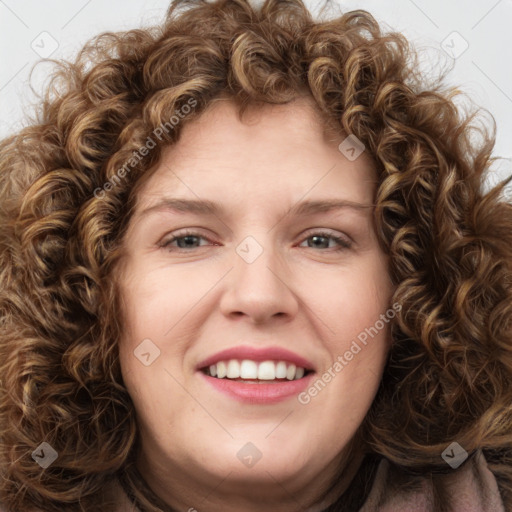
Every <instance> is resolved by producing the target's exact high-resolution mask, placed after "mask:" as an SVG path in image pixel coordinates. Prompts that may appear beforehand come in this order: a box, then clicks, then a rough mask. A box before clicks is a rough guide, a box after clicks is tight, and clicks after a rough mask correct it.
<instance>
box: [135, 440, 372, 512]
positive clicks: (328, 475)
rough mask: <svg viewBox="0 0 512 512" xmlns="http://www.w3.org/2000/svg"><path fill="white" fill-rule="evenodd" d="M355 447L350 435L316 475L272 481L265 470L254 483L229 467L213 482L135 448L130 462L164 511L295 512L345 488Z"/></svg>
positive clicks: (315, 510)
mask: <svg viewBox="0 0 512 512" xmlns="http://www.w3.org/2000/svg"><path fill="white" fill-rule="evenodd" d="M356 446H358V447H360V446H361V444H360V442H359V441H356V440H354V441H353V442H352V443H350V445H349V446H347V448H346V450H344V451H343V452H342V454H340V456H339V457H337V458H335V459H333V460H332V461H330V462H329V463H328V464H327V465H326V467H325V468H324V470H323V471H322V472H321V476H319V475H318V474H316V475H307V476H306V477H304V476H303V475H304V472H303V471H301V472H300V474H299V475H297V478H294V479H288V480H286V481H283V480H282V481H278V480H277V479H276V478H274V477H273V476H272V475H271V474H270V472H267V475H268V476H267V477H266V478H264V479H261V480H258V481H257V482H255V481H254V480H252V481H247V480H241V479H236V478H235V477H234V476H233V474H232V472H231V473H229V474H228V475H226V476H225V477H224V478H220V479H218V480H219V481H218V482H212V481H211V479H210V478H208V475H206V478H202V475H200V474H199V473H198V472H197V471H195V472H194V471H192V472H190V471H187V468H183V467H179V468H178V467H174V466H173V467H165V468H164V467H159V466H157V465H155V464H152V463H150V460H148V458H146V457H144V455H143V454H142V451H141V452H140V455H139V457H138V458H137V463H136V466H137V470H138V473H139V474H140V475H141V477H142V478H143V481H142V482H141V481H139V482H137V483H136V487H137V488H139V489H140V488H141V487H144V488H146V487H147V486H149V490H150V492H152V493H153V494H154V495H156V496H155V497H154V499H153V500H150V502H151V501H156V500H158V501H160V502H162V504H163V503H166V504H168V507H167V510H168V511H169V512H170V511H172V510H187V511H190V512H193V511H194V510H198V511H201V512H203V511H208V512H221V511H222V512H235V511H239V510H244V511H247V512H263V511H267V510H269V509H270V510H273V511H275V512H296V510H297V509H298V508H300V509H301V510H304V511H307V512H322V511H323V510H325V509H326V508H327V507H328V506H330V505H331V504H332V503H334V502H335V501H336V500H337V499H338V498H339V496H340V495H341V494H342V493H343V492H345V490H346V489H347V488H348V487H349V486H350V483H351V482H352V480H353V479H354V476H355V475H356V473H357V471H358V469H359V468H360V466H361V462H362V460H363V458H364V454H363V452H362V450H360V449H355V447H356ZM333 482H336V484H335V485H333ZM145 484H146V485H145ZM162 508H163V509H164V510H166V509H165V508H164V507H163V506H162ZM141 512H145V511H144V510H142V511H141Z"/></svg>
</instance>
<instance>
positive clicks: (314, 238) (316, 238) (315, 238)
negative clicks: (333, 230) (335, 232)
mask: <svg viewBox="0 0 512 512" xmlns="http://www.w3.org/2000/svg"><path fill="white" fill-rule="evenodd" d="M322 238H323V239H324V240H326V237H325V236H313V237H312V239H313V240H317V241H318V239H322ZM324 245H325V244H324ZM316 246H317V247H318V244H316Z"/></svg>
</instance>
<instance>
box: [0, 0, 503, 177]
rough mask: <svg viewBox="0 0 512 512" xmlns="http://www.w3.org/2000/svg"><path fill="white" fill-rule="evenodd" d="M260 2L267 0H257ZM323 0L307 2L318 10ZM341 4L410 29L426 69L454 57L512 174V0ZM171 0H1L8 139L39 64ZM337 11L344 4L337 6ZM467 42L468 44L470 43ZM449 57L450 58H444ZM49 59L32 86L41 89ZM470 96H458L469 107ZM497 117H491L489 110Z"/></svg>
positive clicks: (153, 14)
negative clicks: (494, 128)
mask: <svg viewBox="0 0 512 512" xmlns="http://www.w3.org/2000/svg"><path fill="white" fill-rule="evenodd" d="M254 3H260V1H259V0H255V2H254ZM322 3H323V2H320V1H313V0H309V1H308V0H306V5H307V6H308V7H309V8H310V9H311V10H312V12H313V13H316V12H317V11H318V7H319V6H320V5H321V4H322ZM333 3H334V4H336V5H337V6H339V7H338V8H337V9H341V10H342V11H348V10H352V9H366V10H368V11H369V12H371V13H372V14H373V15H374V16H375V18H376V19H377V21H379V22H380V23H382V27H383V29H384V30H396V31H400V32H402V33H404V34H405V36H406V37H407V38H408V39H409V40H411V41H412V42H413V43H414V45H415V46H416V47H417V48H419V49H420V52H421V56H422V66H423V69H425V70H429V71H431V70H436V69H439V68H440V67H443V66H444V67H447V66H449V65H450V64H451V63H452V62H453V63H454V66H453V70H452V71H451V72H450V74H449V75H448V81H449V83H453V84H456V85H458V86H459V88H460V89H461V90H463V91H464V92H465V93H467V94H468V95H469V97H470V98H471V99H472V100H473V101H474V103H475V104H476V105H478V106H481V107H484V108H485V109H487V110H489V112H490V114H492V116H494V118H495V120H496V124H497V143H496V147H495V156H500V157H503V160H500V161H499V162H498V163H497V164H495V168H494V169H495V171H496V174H495V176H494V178H493V177H492V176H491V179H493V180H494V179H498V177H499V176H505V175H506V174H507V175H508V174H510V173H511V172H512V28H511V27H512V0H466V1H464V0H428V1H427V0H388V1H385V2H384V1H380V2H379V1H378V0H338V1H335V2H333ZM168 4H169V1H168V0H109V1H108V3H107V2H104V1H101V0H71V1H69V0H68V1H64V0H46V1H41V0H39V1H36V0H22V1H15V0H0V138H3V137H5V136H6V135H9V134H10V133H12V132H14V131H16V130H18V129H19V128H20V127H22V126H23V125H24V124H26V121H25V122H24V121H23V117H24V112H30V105H31V102H34V101H36V97H35V96H34V94H33V93H32V91H31V89H30V85H29V73H30V70H31V67H32V66H33V64H34V63H35V62H37V61H38V60H40V59H41V57H45V56H46V55H47V54H48V53H50V52H52V53H51V56H50V58H52V59H60V58H65V59H72V58H73V56H74V55H75V54H76V52H77V51H78V50H79V48H80V47H81V46H82V44H83V43H84V42H85V41H86V40H87V39H88V38H90V37H92V36H94V35H96V34H98V33H100V32H102V31H107V30H114V31H115V30H127V29H130V28H135V27H137V26H146V25H152V24H157V23H159V22H160V21H161V20H162V18H163V16H164V14H165V11H166V9H167V7H168ZM332 12H333V13H336V12H337V10H336V8H335V9H333V10H332ZM466 46H467V48H466ZM443 59H444V60H443ZM48 70H49V64H48V63H44V62H43V63H41V64H39V65H38V66H37V67H36V68H35V70H34V71H33V74H32V80H31V84H32V86H33V87H34V89H35V90H36V91H38V92H40V91H41V88H42V86H43V85H44V83H45V79H46V76H47V74H48ZM464 101H465V100H464V98H462V99H460V100H457V104H459V105H460V106H461V108H462V106H463V103H464ZM484 115H486V116H487V117H486V118H485V119H486V120H487V121H486V122H489V116H488V115H487V114H484Z"/></svg>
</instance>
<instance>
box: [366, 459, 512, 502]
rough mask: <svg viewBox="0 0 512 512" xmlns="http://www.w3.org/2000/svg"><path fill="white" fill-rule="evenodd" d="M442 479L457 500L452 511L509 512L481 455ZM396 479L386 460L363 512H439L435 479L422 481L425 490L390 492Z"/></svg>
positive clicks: (381, 465) (423, 479)
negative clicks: (435, 499) (434, 485)
mask: <svg viewBox="0 0 512 512" xmlns="http://www.w3.org/2000/svg"><path fill="white" fill-rule="evenodd" d="M442 478H443V479H444V480H445V483H446V484H448V489H449V490H448V494H449V496H451V497H452V498H453V502H452V509H451V512H505V506H504V504H503V501H502V498H501V495H500V492H499V490H498V485H497V482H496V478H495V477H494V475H493V474H492V473H491V471H490V470H489V468H488V467H487V462H486V460H485V457H484V456H483V454H482V453H481V452H478V453H477V454H476V455H475V458H474V459H473V461H468V463H467V464H464V465H463V466H461V467H460V468H458V469H457V470H454V472H453V473H451V474H450V473H449V474H447V475H445V476H443V477H442ZM392 480H393V477H392V475H391V471H390V464H389V462H388V461H387V460H384V459H383V460H382V461H381V463H380V465H379V468H378V470H377V475H376V477H375V480H374V484H373V487H372V489H371V492H370V494H369V496H368V498H367V499H366V502H365V504H364V506H363V507H362V508H361V509H360V511H359V512H437V511H436V509H435V507H434V504H433V501H434V500H433V493H432V482H431V480H429V479H427V478H422V479H421V480H422V481H421V488H420V489H417V490H415V491H411V492H408V493H406V492H400V493H395V492H392V491H390V490H391V488H392V487H393V482H392ZM509 512H510V511H509Z"/></svg>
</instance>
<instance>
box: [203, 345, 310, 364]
mask: <svg viewBox="0 0 512 512" xmlns="http://www.w3.org/2000/svg"><path fill="white" fill-rule="evenodd" d="M229 359H239V360H243V359H250V360H252V361H286V362H289V363H293V364H294V365H295V366H300V367H302V368H304V369H306V370H314V367H313V364H312V363H311V362H310V361H308V360H307V359H305V358H303V357H302V356H299V355H298V354H295V353H294V352H291V351H290V350H288V349H286V348H282V347H251V346H248V345H241V346H238V347H231V348H227V349H225V350H221V351H220V352H217V353H215V354H213V355H211V356H209V357H207V358H206V359H203V360H202V361H201V362H200V363H199V364H198V365H197V366H196V370H200V369H202V368H206V367H207V366H210V365H212V364H216V363H217V362H219V361H227V360H229Z"/></svg>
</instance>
